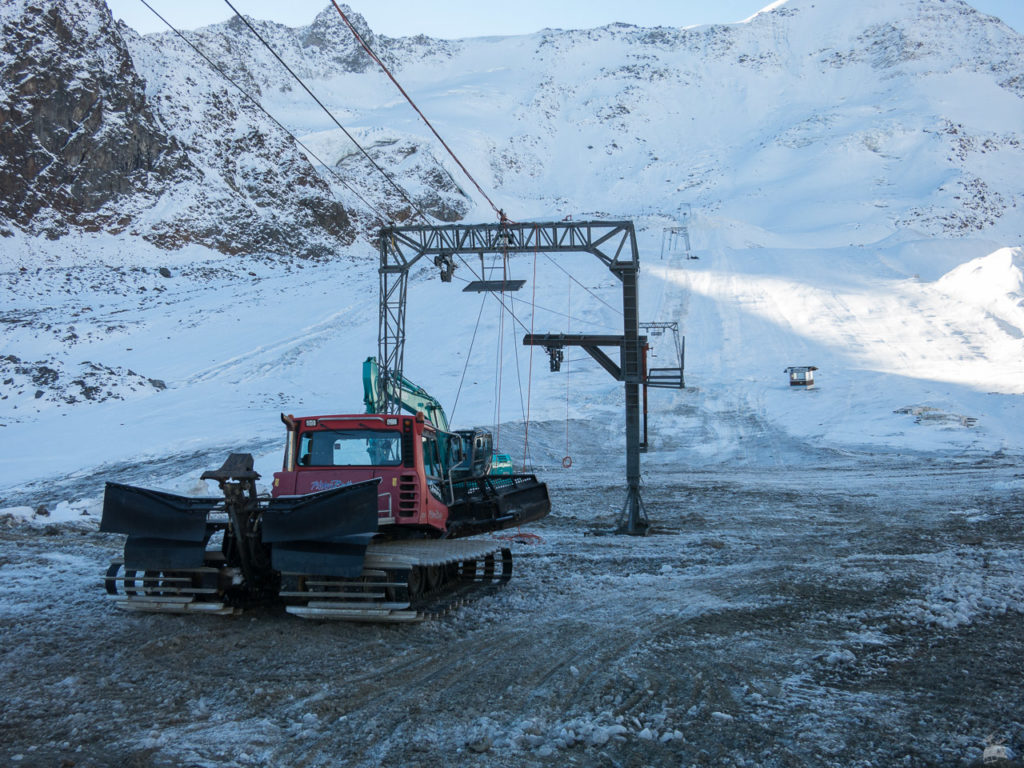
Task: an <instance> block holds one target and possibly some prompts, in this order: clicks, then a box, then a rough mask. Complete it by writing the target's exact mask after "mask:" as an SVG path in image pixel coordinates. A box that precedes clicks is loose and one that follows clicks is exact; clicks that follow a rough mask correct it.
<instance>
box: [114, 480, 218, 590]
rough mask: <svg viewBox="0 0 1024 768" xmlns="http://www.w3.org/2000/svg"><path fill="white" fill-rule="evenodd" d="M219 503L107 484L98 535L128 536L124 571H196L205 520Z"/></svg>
mask: <svg viewBox="0 0 1024 768" xmlns="http://www.w3.org/2000/svg"><path fill="white" fill-rule="evenodd" d="M223 501H224V500H223V499H218V498H212V497H203V498H190V497H187V496H177V495H175V494H173V493H167V492H165V491H152V490H148V489H145V488H135V487H132V486H130V485H121V484H120V483H107V486H106V492H105V493H104V495H103V516H102V518H101V519H100V530H101V531H103V532H105V533H124V534H127V535H128V539H127V540H126V541H125V545H124V562H125V567H126V568H131V569H143V568H147V569H152V570H169V569H178V568H198V567H200V566H201V565H202V564H203V557H204V553H205V550H206V539H207V525H206V518H207V515H208V514H209V513H210V511H212V510H213V509H214V508H215V507H217V506H219V505H220V504H223Z"/></svg>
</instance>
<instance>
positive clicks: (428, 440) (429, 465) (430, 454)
mask: <svg viewBox="0 0 1024 768" xmlns="http://www.w3.org/2000/svg"><path fill="white" fill-rule="evenodd" d="M423 471H424V472H426V473H427V477H441V474H442V473H441V458H440V455H439V454H438V451H437V438H436V437H434V436H433V435H424V436H423Z"/></svg>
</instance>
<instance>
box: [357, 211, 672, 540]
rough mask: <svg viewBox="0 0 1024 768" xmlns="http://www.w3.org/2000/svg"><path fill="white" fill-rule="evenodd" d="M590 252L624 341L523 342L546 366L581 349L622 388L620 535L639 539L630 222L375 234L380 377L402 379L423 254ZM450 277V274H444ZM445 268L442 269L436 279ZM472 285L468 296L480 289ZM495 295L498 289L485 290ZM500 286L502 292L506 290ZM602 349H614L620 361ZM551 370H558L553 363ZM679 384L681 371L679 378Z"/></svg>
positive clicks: (636, 333) (634, 265)
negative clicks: (412, 288)
mask: <svg viewBox="0 0 1024 768" xmlns="http://www.w3.org/2000/svg"><path fill="white" fill-rule="evenodd" d="M484 253H501V254H505V253H545V254H558V253H590V254H592V255H594V256H596V257H597V258H598V259H600V260H601V262H602V263H603V264H604V265H605V266H607V267H608V269H610V270H611V272H612V274H613V275H615V277H617V278H618V279H619V281H620V282H621V283H622V317H623V328H622V335H621V336H618V335H600V336H596V335H586V334H574V335H566V334H554V335H553V334H528V335H527V336H526V337H525V338H524V339H523V343H524V344H527V345H540V346H543V347H545V348H547V349H548V350H549V354H552V360H554V359H555V357H556V355H555V354H554V353H553V352H552V350H554V351H560V350H561V349H562V348H563V347H566V346H578V347H582V348H583V349H584V350H585V351H586V352H587V353H589V354H590V355H591V356H592V357H593V358H594V359H595V360H597V362H598V363H600V364H601V366H602V367H603V368H604V369H605V370H606V371H608V372H609V373H610V374H611V375H612V376H614V377H615V378H616V379H617V380H618V381H621V382H623V385H624V387H625V398H626V483H627V492H626V501H625V504H624V505H623V508H622V514H621V517H620V521H619V527H618V531H619V532H620V533H627V534H634V535H643V534H645V533H647V531H648V529H649V527H650V523H649V521H648V519H647V513H646V511H645V509H644V506H643V502H642V500H641V498H640V387H641V386H642V385H646V384H647V382H646V381H645V372H644V370H643V360H642V352H643V350H642V346H643V341H644V340H643V339H642V337H641V336H640V322H639V317H638V306H637V304H638V300H637V275H638V273H639V271H640V256H639V253H638V250H637V244H636V233H635V231H634V228H633V222H631V221H559V222H544V223H538V222H527V223H518V222H511V221H509V220H507V219H504V220H502V221H501V222H498V223H494V224H447V225H423V226H392V227H384V228H383V229H381V231H380V272H379V273H380V326H379V335H378V358H377V359H378V360H379V361H380V363H381V377H382V378H385V379H394V380H396V381H401V378H402V369H403V364H404V353H405V310H406V293H407V290H408V284H409V271H410V269H411V268H412V267H413V265H414V264H416V262H417V261H419V260H420V259H421V258H423V257H424V256H432V257H433V261H434V263H435V264H438V265H446V264H450V263H451V259H452V257H453V256H455V255H457V254H484ZM448 276H449V278H450V272H449V274H448ZM443 277H444V267H443V266H442V278H443ZM486 289H488V288H485V287H475V288H474V290H486ZM489 289H491V290H501V289H502V288H501V286H493V287H490V288H489ZM509 289H510V287H506V288H505V290H509ZM601 347H618V349H619V362H618V363H616V362H615V361H614V360H613V359H612V358H611V357H609V356H608V355H607V354H605V353H604V352H603V351H602V350H601ZM552 368H553V369H556V368H555V366H554V364H553V365H552ZM679 381H680V386H682V384H681V382H682V371H681V370H680V375H679Z"/></svg>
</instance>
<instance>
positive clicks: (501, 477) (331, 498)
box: [100, 361, 551, 621]
mask: <svg viewBox="0 0 1024 768" xmlns="http://www.w3.org/2000/svg"><path fill="white" fill-rule="evenodd" d="M370 362H371V361H367V366H369V364H370ZM366 370H367V369H366V368H365V367H364V381H366V375H365V374H366ZM372 370H373V373H374V374H375V372H376V368H375V365H374V367H373V369H372ZM405 384H406V385H407V386H408V387H409V389H404V392H405V395H404V396H403V407H405V408H406V409H411V408H413V407H416V413H415V414H414V415H407V414H398V415H395V414H383V413H366V414H354V415H330V416H310V417H301V418H296V417H292V416H285V415H282V417H281V418H282V421H283V422H284V423H285V425H286V427H287V439H286V443H285V456H284V465H283V468H282V471H280V472H276V473H274V481H273V490H272V493H271V496H270V497H266V496H260V495H258V494H257V492H256V480H257V479H259V475H258V474H257V473H256V472H255V471H253V459H252V457H251V456H250V455H248V454H232V455H231V456H230V457H229V458H228V460H227V461H226V462H225V463H224V466H222V467H221V468H220V469H218V470H213V471H209V472H204V473H203V475H202V477H203V478H204V479H209V480H215V481H217V483H218V484H219V486H220V488H221V491H222V494H223V497H222V498H221V497H199V498H192V497H184V496H178V495H175V494H170V493H166V492H162V491H154V490H147V489H142V488H134V487H132V486H127V485H121V484H118V483H107V487H106V494H105V497H104V504H103V518H102V520H101V523H100V530H101V531H109V532H114V533H123V534H127V536H128V538H127V540H126V542H125V546H124V557H123V558H119V559H117V560H115V561H114V562H113V563H112V564H111V566H110V569H109V571H108V573H107V577H106V588H107V592H108V593H109V594H111V595H113V596H115V597H116V599H117V600H118V601H119V602H118V604H119V605H120V606H121V607H123V608H129V609H138V610H144V611H161V612H176V613H185V612H212V613H233V612H234V611H235V610H237V609H238V608H241V607H244V606H245V605H248V604H252V603H258V602H266V601H276V600H281V601H283V602H284V604H285V606H286V610H287V611H288V612H289V613H293V614H296V615H298V616H302V617H306V618H335V619H347V620H353V621H415V620H418V619H421V618H424V617H425V616H428V615H436V614H438V613H442V612H444V611H445V610H447V609H448V608H450V607H452V606H454V605H457V604H459V603H460V602H461V601H462V599H463V598H464V597H466V596H468V595H469V594H470V593H471V592H473V591H474V590H475V589H477V588H479V587H480V586H486V585H492V586H493V585H501V584H504V583H506V582H507V581H508V580H509V578H510V577H511V575H512V554H511V550H510V549H509V548H508V546H507V545H505V544H503V543H501V542H497V541H494V540H490V539H486V538H478V539H469V538H465V537H470V536H473V535H475V534H482V533H487V532H492V531H499V530H504V529H508V528H512V527H516V526H519V525H523V524H526V523H530V522H533V521H535V520H539V519H540V518H542V517H544V516H545V515H547V514H548V512H549V511H550V508H551V504H550V501H549V498H548V492H547V486H546V485H545V484H544V483H541V482H539V481H538V480H537V478H536V477H535V476H534V475H532V474H509V473H508V472H509V467H508V466H507V464H508V463H509V462H508V459H507V457H504V456H502V455H500V454H498V455H495V454H493V451H492V444H491V436H490V433H489V432H487V431H486V430H482V429H473V430H461V431H456V432H448V431H447V430H446V429H442V428H440V427H439V426H438V425H436V424H435V423H433V422H432V421H431V420H430V419H428V418H427V417H426V416H424V410H427V411H428V412H429V411H430V410H431V407H435V408H436V409H437V411H435V414H436V418H437V420H438V421H441V422H442V423H444V417H443V411H440V409H439V406H437V405H436V401H433V399H432V398H430V399H429V400H430V403H434V406H430V403H423V402H420V401H421V400H423V399H424V397H423V396H425V397H426V398H429V396H426V394H425V393H423V392H422V390H419V389H418V388H415V389H413V388H414V385H411V383H409V382H405ZM367 393H368V394H367V402H368V406H369V403H370V400H371V398H370V387H369V385H368V387H367ZM417 394H418V395H421V396H420V397H419V401H416V402H413V400H414V399H415V396H416V395H417ZM374 402H377V401H376V400H375V401H374ZM419 406H426V407H424V408H420V407H419ZM370 409H371V410H375V408H373V407H372V406H370ZM438 411H440V412H439V413H438Z"/></svg>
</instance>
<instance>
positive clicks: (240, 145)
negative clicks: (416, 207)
mask: <svg viewBox="0 0 1024 768" xmlns="http://www.w3.org/2000/svg"><path fill="white" fill-rule="evenodd" d="M0 25H2V29H3V47H2V49H0V232H2V231H6V232H8V233H9V232H10V231H11V228H12V227H17V228H20V229H22V230H25V231H28V232H34V233H45V234H47V235H49V236H51V237H59V236H61V235H62V234H65V233H67V232H68V231H69V230H70V229H71V228H81V229H84V230H86V231H108V232H113V233H119V232H123V231H128V232H130V233H132V234H136V235H139V236H142V237H144V238H146V239H147V240H150V241H151V242H155V243H157V244H159V245H160V246H162V247H165V248H178V247H181V246H184V245H186V244H189V243H199V244H203V245H207V246H210V247H213V248H215V249H217V250H219V251H221V252H223V253H230V254H236V253H249V254H260V255H271V256H273V255H277V256H282V257H293V256H298V257H301V258H309V257H313V258H317V257H329V256H330V255H331V254H332V253H333V252H334V251H335V250H336V249H337V248H338V247H339V246H343V245H347V244H349V243H351V242H352V240H353V238H354V236H355V230H354V228H353V225H352V221H351V218H350V215H349V212H348V211H347V210H346V208H345V207H344V206H343V205H342V204H341V203H340V202H338V200H337V199H336V198H335V197H334V195H333V194H332V192H331V190H330V188H329V187H328V185H327V183H326V182H324V181H323V179H321V177H320V176H319V175H318V174H317V172H316V171H315V170H314V169H313V167H312V166H311V165H310V164H309V161H308V160H307V159H306V157H305V155H303V154H302V152H301V151H300V150H299V148H298V146H297V145H296V144H295V142H294V141H293V140H292V139H291V137H289V136H288V135H287V134H286V133H284V132H283V131H281V130H280V129H279V128H277V127H276V126H274V125H273V124H272V123H270V122H269V121H267V120H266V119H265V118H264V116H263V115H262V114H261V113H259V111H258V110H257V109H256V108H255V107H253V106H252V105H250V104H248V103H246V102H245V100H244V99H243V98H242V97H240V96H239V95H238V94H237V92H235V91H234V90H233V89H232V88H231V87H230V86H228V85H227V84H226V83H224V82H223V81H218V80H217V76H216V75H213V76H212V77H211V76H210V73H207V72H204V73H203V75H202V77H201V78H198V80H202V83H198V82H197V81H193V86H200V87H196V89H195V93H194V95H193V100H194V102H195V103H194V104H189V105H187V106H185V107H183V108H181V107H176V105H173V104H166V105H165V104H161V103H159V100H160V99H161V94H160V93H159V92H156V93H154V92H153V91H152V90H150V92H149V94H147V84H146V82H144V80H143V79H142V78H141V77H140V75H139V73H138V71H137V69H136V67H135V63H134V62H133V59H132V55H131V52H130V50H129V46H128V45H127V44H126V39H132V38H133V37H134V38H136V39H137V37H138V36H137V35H135V33H134V32H132V31H131V30H130V29H128V28H126V27H124V26H121V25H118V24H117V23H115V22H114V20H113V19H112V17H111V15H110V11H109V10H108V9H107V7H106V5H105V3H104V2H103V0H10V2H7V3H5V7H4V8H3V9H2V11H0ZM186 61H187V60H186ZM172 66H173V67H175V68H178V69H180V68H181V67H182V63H181V62H180V61H178V62H174V63H173V64H172ZM179 96H181V95H180V94H175V97H176V98H177V97H179ZM185 96H186V97H187V96H188V94H185ZM154 99H156V100H157V101H154ZM163 99H164V100H166V99H167V96H166V95H164V96H163ZM176 108H177V112H176V111H175V110H176ZM182 112H186V113H190V116H194V115H195V114H201V115H202V116H203V122H202V125H200V126H198V127H197V126H194V125H193V126H191V130H190V131H185V132H180V131H179V133H180V134H181V135H179V134H176V133H175V131H176V130H178V129H179V128H180V127H181V126H180V125H177V124H176V121H175V115H176V114H181V113H182Z"/></svg>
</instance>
